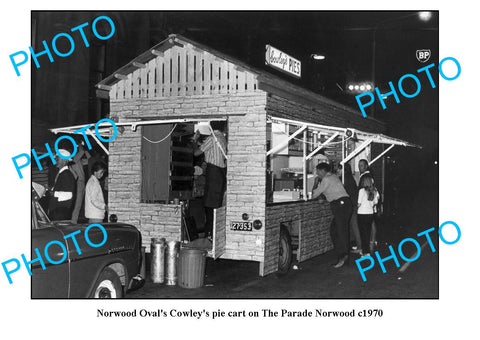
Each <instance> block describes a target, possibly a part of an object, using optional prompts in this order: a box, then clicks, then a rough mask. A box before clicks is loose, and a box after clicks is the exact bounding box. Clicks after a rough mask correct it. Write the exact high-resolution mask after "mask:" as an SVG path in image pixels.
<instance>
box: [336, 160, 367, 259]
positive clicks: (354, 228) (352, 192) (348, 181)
mask: <svg viewBox="0 0 480 340" xmlns="http://www.w3.org/2000/svg"><path fill="white" fill-rule="evenodd" d="M343 168H344V169H343V172H344V175H345V178H344V181H343V186H344V187H345V190H346V191H347V193H348V196H350V200H351V201H352V204H353V212H352V217H351V218H350V232H351V233H352V234H353V238H354V240H355V247H354V248H353V247H352V249H351V252H352V253H356V254H361V253H362V239H361V237H360V231H359V229H358V218H357V209H355V207H356V204H357V198H358V186H357V182H355V178H353V174H352V168H351V167H350V164H348V163H346V164H345V165H344V167H343ZM337 171H338V172H337V175H338V178H340V179H342V165H341V164H339V165H338V169H337Z"/></svg>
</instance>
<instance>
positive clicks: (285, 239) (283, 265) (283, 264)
mask: <svg viewBox="0 0 480 340" xmlns="http://www.w3.org/2000/svg"><path fill="white" fill-rule="evenodd" d="M278 248H279V249H278V272H279V273H281V274H284V273H286V272H288V271H289V269H290V266H291V265H292V259H293V254H292V252H293V249H292V239H291V237H290V234H289V233H288V230H287V229H286V228H285V227H281V228H280V244H279V247H278Z"/></svg>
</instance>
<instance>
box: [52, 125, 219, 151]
mask: <svg viewBox="0 0 480 340" xmlns="http://www.w3.org/2000/svg"><path fill="white" fill-rule="evenodd" d="M226 119H227V118H226V117H210V118H208V119H207V118H177V119H152V120H135V121H122V122H118V123H115V126H117V128H118V127H128V126H129V127H130V128H131V129H132V131H136V130H137V126H142V125H156V124H178V123H199V122H211V121H220V120H226ZM87 125H90V127H89V128H88V129H86V130H85V134H86V135H87V136H90V137H92V138H93V140H94V141H95V142H96V143H97V144H98V145H99V146H100V147H101V148H102V149H103V151H105V153H106V154H107V155H108V154H109V152H108V150H107V148H106V147H105V145H103V143H102V142H101V141H100V140H99V139H98V138H97V136H96V135H95V124H82V125H72V126H65V127H59V128H53V129H50V131H51V132H53V133H54V134H58V133H65V134H75V131H77V130H79V129H81V128H84V127H85V126H87ZM97 131H98V134H99V135H100V136H101V137H102V138H110V137H111V136H112V135H113V128H112V125H111V124H110V123H108V122H102V123H100V124H98V128H97Z"/></svg>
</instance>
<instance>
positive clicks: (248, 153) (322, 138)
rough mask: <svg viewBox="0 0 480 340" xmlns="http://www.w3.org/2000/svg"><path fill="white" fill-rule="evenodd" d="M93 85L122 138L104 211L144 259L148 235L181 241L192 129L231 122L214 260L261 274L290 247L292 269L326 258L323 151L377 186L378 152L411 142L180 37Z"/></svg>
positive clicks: (114, 147) (115, 147)
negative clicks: (362, 170) (132, 232)
mask: <svg viewBox="0 0 480 340" xmlns="http://www.w3.org/2000/svg"><path fill="white" fill-rule="evenodd" d="M97 88H98V91H99V92H103V93H104V95H108V97H109V99H110V118H111V119H112V120H113V121H115V122H116V123H117V126H118V127H119V130H120V132H119V133H118V135H117V137H116V139H115V140H114V141H112V142H111V143H110V145H109V150H108V151H109V166H108V177H109V181H108V205H109V210H110V212H111V213H115V214H117V216H118V219H119V221H122V222H126V223H131V224H133V225H135V226H137V227H138V228H139V230H140V231H141V232H142V235H143V243H144V245H145V246H146V247H147V252H148V251H149V250H150V249H149V242H150V239H151V238H152V237H164V238H166V239H167V240H180V239H181V238H183V237H184V236H183V234H182V220H183V216H182V212H183V209H182V201H183V200H188V199H189V198H190V194H191V180H192V174H191V172H189V171H188V170H187V168H188V167H189V168H192V167H193V164H192V163H191V162H192V160H191V154H190V155H189V152H185V151H186V150H185V143H182V138H183V136H184V135H185V134H188V133H192V132H193V124H194V123H197V122H199V121H215V120H225V121H226V122H227V139H228V152H227V153H228V162H227V163H228V165H227V189H226V194H225V199H224V206H223V207H221V208H219V209H216V210H215V226H214V237H213V247H212V250H211V252H210V255H211V256H213V257H215V258H218V257H221V258H226V259H235V260H250V261H257V262H259V274H260V275H261V276H263V275H267V274H269V273H273V272H276V271H277V270H278V269H279V263H280V267H282V266H283V265H284V264H285V261H287V262H288V256H287V255H288V252H290V249H291V248H292V247H291V245H290V244H289V243H290V242H292V243H293V250H294V254H296V257H297V259H298V260H299V261H304V260H306V259H309V258H311V257H313V256H316V255H319V254H322V253H325V252H327V251H329V250H330V249H332V243H331V240H330V235H329V227H330V223H331V220H332V214H331V211H330V208H329V205H328V204H327V203H325V202H320V201H318V200H309V199H308V197H309V191H311V186H312V183H313V170H314V166H315V165H316V153H317V152H318V151H319V150H320V149H325V150H326V155H327V156H328V157H329V158H330V159H331V160H334V161H336V162H344V163H346V162H350V163H351V164H352V168H354V167H355V168H356V163H355V162H358V159H359V158H361V157H366V158H369V159H370V160H371V161H374V170H375V173H376V182H377V183H379V184H381V183H382V176H383V171H382V162H376V160H377V159H380V157H381V156H382V155H383V154H384V150H385V149H384V146H383V145H384V144H389V145H391V146H390V148H391V147H393V145H404V146H406V145H408V144H407V143H405V142H403V141H400V140H396V139H393V138H389V137H386V136H384V135H380V133H381V132H383V131H384V129H385V126H384V125H383V123H381V122H379V121H377V120H374V119H371V118H366V119H365V118H363V117H362V116H361V114H360V112H358V111H355V110H353V109H351V108H348V107H346V106H344V105H341V104H339V103H336V102H334V101H332V100H329V99H327V98H325V97H323V96H320V95H317V94H315V93H313V92H310V91H308V90H305V89H303V88H301V87H299V86H296V85H294V84H291V83H289V82H288V81H285V80H283V79H281V78H279V77H277V76H274V75H272V74H269V73H267V72H265V71H263V70H258V69H255V68H253V67H250V66H249V65H246V64H245V63H243V62H241V61H239V60H236V59H235V58H232V57H230V56H227V55H225V54H223V53H220V52H218V51H215V50H213V49H211V48H209V47H207V46H204V45H202V44H199V43H196V42H194V41H192V40H189V39H187V38H185V37H182V36H180V35H170V36H169V37H168V38H167V39H166V40H164V41H162V42H161V43H159V44H158V45H156V46H154V47H153V48H151V49H150V50H148V51H146V52H145V53H143V54H141V55H140V56H138V57H136V58H135V59H134V60H132V61H131V62H129V63H128V64H127V65H125V66H123V67H122V68H120V69H118V70H117V71H116V72H115V73H113V74H112V75H110V76H109V77H107V78H105V79H104V80H103V81H101V82H100V83H99V84H98V85H97ZM67 130H68V129H67ZM67 130H66V129H63V130H61V129H57V131H56V132H68V131H67ZM362 131H368V132H362ZM190 153H191V150H190ZM377 156H378V157H377ZM380 190H382V188H381V187H380ZM174 198H179V199H180V204H174V203H173V200H174ZM247 215H248V216H247ZM242 222H245V223H242ZM254 222H255V223H254ZM252 226H253V228H252ZM238 229H244V230H238ZM287 234H289V235H287ZM279 258H280V260H279ZM287 265H288V263H287ZM280 269H285V268H280Z"/></svg>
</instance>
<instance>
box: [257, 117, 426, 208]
mask: <svg viewBox="0 0 480 340" xmlns="http://www.w3.org/2000/svg"><path fill="white" fill-rule="evenodd" d="M267 138H268V140H267V149H268V152H267V187H266V188H267V203H278V202H289V201H293V202H294V201H299V200H308V199H310V197H311V194H312V188H313V187H314V183H315V177H316V175H315V167H316V165H317V164H318V163H319V161H320V159H321V158H322V157H324V156H326V157H327V158H328V160H329V162H330V163H331V165H332V171H334V172H336V173H337V172H338V175H340V176H341V177H342V178H343V173H344V170H345V168H344V164H345V163H349V165H350V167H351V169H352V173H353V175H354V177H357V178H358V177H359V175H360V174H359V173H358V170H357V169H358V166H357V165H358V161H359V160H360V159H367V160H370V166H372V165H373V164H374V163H375V162H376V161H378V160H379V159H381V157H383V156H384V155H385V154H386V153H387V152H388V151H390V150H391V149H392V148H393V147H394V146H395V145H401V146H413V147H418V146H416V145H413V144H410V143H408V142H405V141H402V140H399V139H396V138H391V137H387V136H385V135H382V134H372V133H368V132H363V131H359V130H355V129H349V128H340V127H333V126H324V125H318V124H312V123H307V122H302V121H295V120H289V119H283V118H278V117H270V119H269V120H268V122H267ZM372 143H379V144H385V145H386V148H385V149H384V150H383V151H382V152H381V153H380V154H379V155H377V156H376V157H375V158H374V159H371V144H372Z"/></svg>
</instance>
